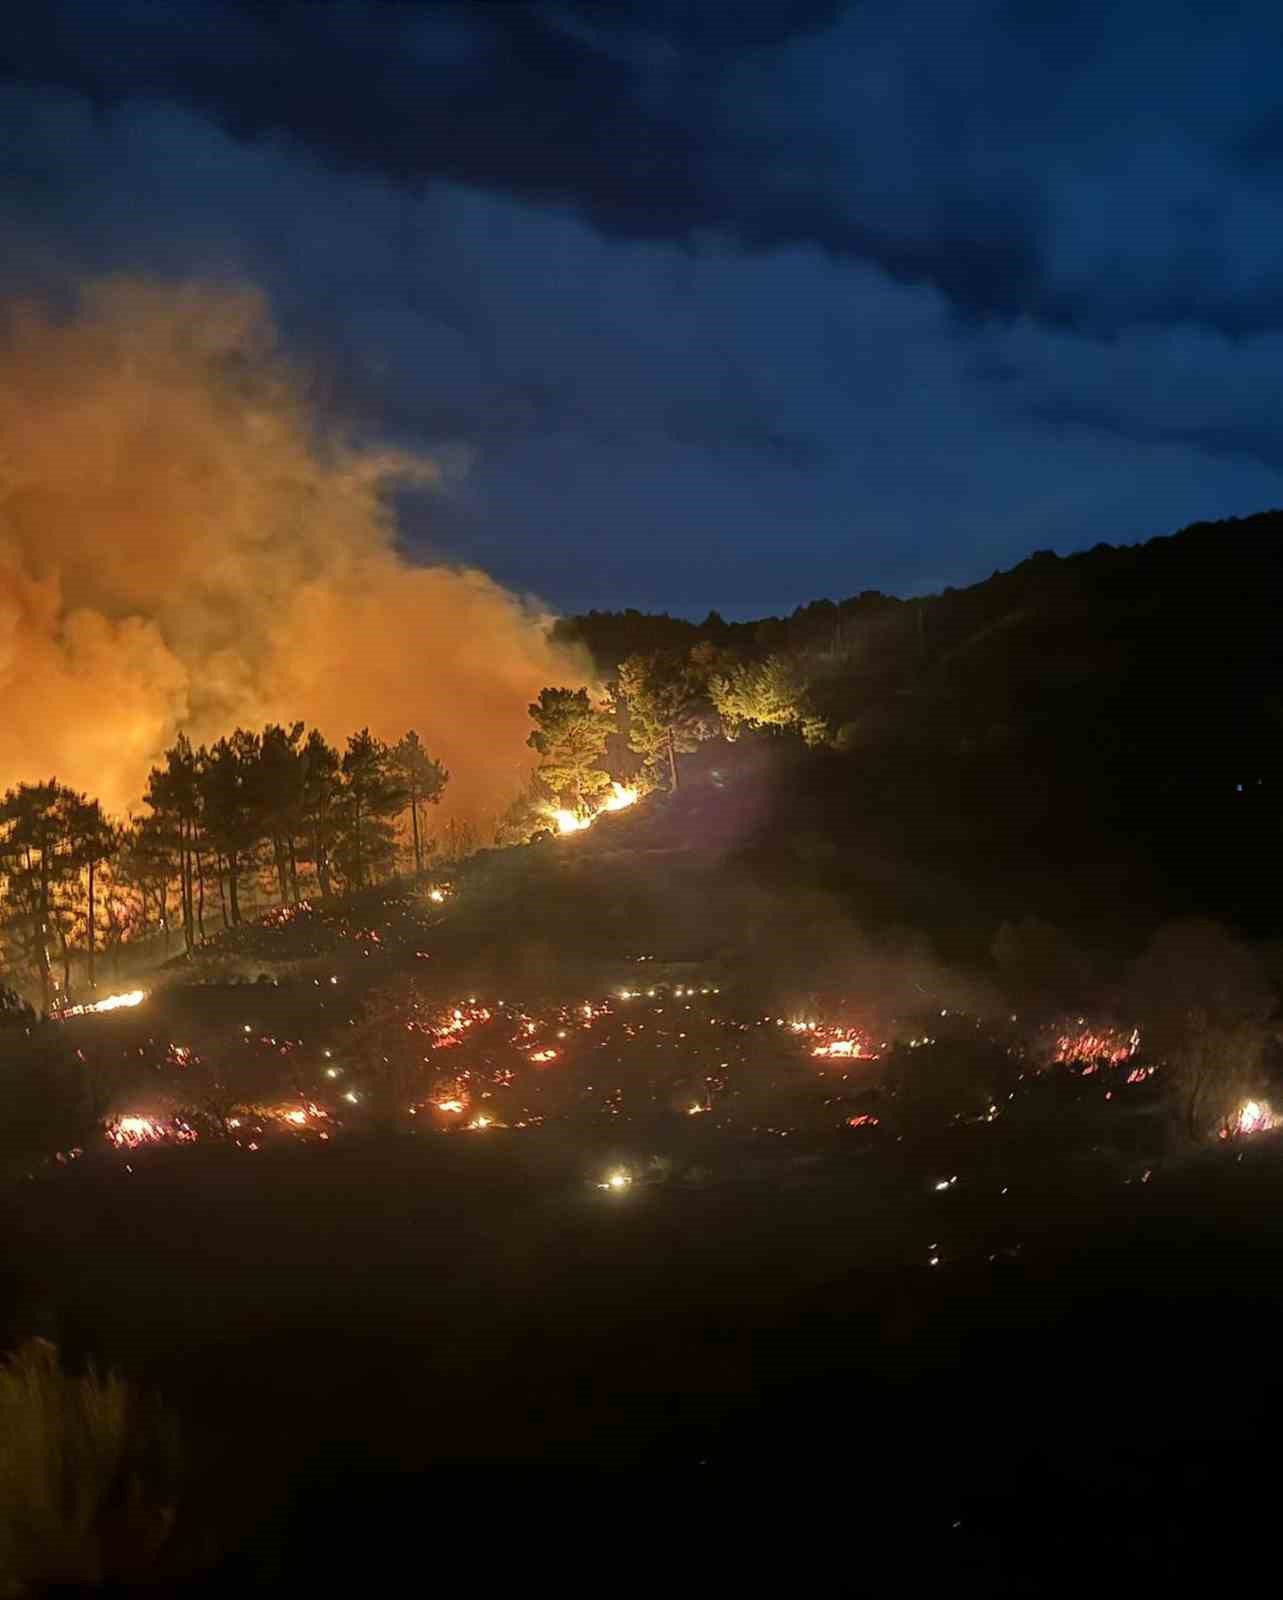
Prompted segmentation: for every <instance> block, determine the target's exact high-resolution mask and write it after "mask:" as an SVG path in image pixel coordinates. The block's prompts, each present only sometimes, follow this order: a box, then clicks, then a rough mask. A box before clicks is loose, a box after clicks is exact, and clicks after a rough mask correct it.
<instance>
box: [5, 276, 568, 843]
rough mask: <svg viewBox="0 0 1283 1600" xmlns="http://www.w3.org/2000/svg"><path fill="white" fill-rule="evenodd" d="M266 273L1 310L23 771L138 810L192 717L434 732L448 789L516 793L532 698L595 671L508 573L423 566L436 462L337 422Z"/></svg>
mask: <svg viewBox="0 0 1283 1600" xmlns="http://www.w3.org/2000/svg"><path fill="white" fill-rule="evenodd" d="M274 345H275V335H274V330H273V328H272V324H271V319H270V317H269V315H268V312H267V309H266V306H265V304H264V302H263V300H262V298H261V297H260V296H259V295H258V294H256V293H255V292H253V291H251V290H243V289H242V290H236V289H229V288H226V287H215V286H212V285H208V284H205V285H201V284H195V285H187V286H171V285H162V284H158V283H149V282H138V281H130V280H125V279H111V280H107V281H105V282H102V283H97V284H90V285H87V286H86V287H84V288H83V290H82V292H81V295H80V302H79V305H78V307H77V308H76V309H75V311H74V313H73V314H72V315H71V316H69V317H65V318H62V317H56V316H54V315H53V314H51V313H47V312H46V311H44V310H43V309H41V308H37V307H31V306H17V305H10V307H9V308H8V315H7V316H0V462H3V470H2V471H0V704H3V706H4V708H5V709H4V716H3V718H0V790H2V789H3V788H6V787H8V786H9V785H11V784H13V783H15V782H18V781H21V780H32V779H38V778H45V777H48V776H49V774H50V773H54V772H56V773H57V775H58V777H59V778H60V779H62V780H63V781H65V782H68V783H70V784H72V785H73V786H75V787H78V788H85V789H88V790H90V791H91V792H93V793H95V794H97V795H98V796H99V797H100V798H101V799H102V800H103V802H104V803H105V804H106V805H107V806H108V808H109V809H111V810H113V811H118V812H119V811H123V810H124V809H125V808H126V807H129V806H136V805H137V803H138V800H139V797H140V795H141V792H142V789H143V787H144V784H145V781H146V775H147V769H148V766H149V765H150V764H151V763H152V762H154V761H155V760H156V759H157V757H158V756H159V754H160V753H161V751H162V750H163V749H164V748H165V746H166V745H168V744H169V743H170V742H172V740H173V738H174V736H175V734H176V733H177V732H178V731H179V730H180V729H183V730H186V731H187V732H188V733H189V734H190V735H191V736H192V738H193V739H194V740H196V741H197V742H199V741H202V740H208V739H211V738H217V737H219V736H220V735H222V734H223V733H225V732H228V731H230V730H231V728H232V727H233V726H234V725H235V724H237V723H242V724H245V725H248V726H261V725H262V724H263V723H264V722H265V721H266V720H269V719H278V720H281V721H286V722H288V721H290V720H292V719H293V718H296V717H301V718H304V719H306V720H307V721H308V722H309V723H311V724H314V725H316V726H318V727H320V728H321V730H322V731H323V732H324V733H325V734H326V735H327V737H329V738H330V739H331V740H341V739H342V738H344V737H345V736H346V735H347V734H348V733H350V732H352V731H353V730H355V729H357V728H360V727H362V726H364V725H366V724H369V726H370V727H371V729H372V731H374V732H375V733H376V734H379V735H381V736H383V737H386V738H396V737H399V736H400V735H401V734H402V733H403V732H404V731H405V730H406V729H407V728H409V727H414V728H417V730H418V731H419V733H420V735H421V736H422V738H423V740H424V742H425V743H426V744H427V746H428V748H429V749H430V750H431V751H432V753H433V754H434V755H436V756H438V757H439V758H440V759H441V760H442V761H444V763H445V765H446V766H447V767H448V768H449V769H450V772H451V774H452V778H451V783H450V787H449V789H448V791H447V795H446V802H447V810H450V811H458V812H459V813H461V814H468V813H470V814H473V815H477V814H480V813H482V812H493V811H494V810H495V809H496V808H497V807H499V806H501V805H502V804H504V803H506V801H507V800H508V799H509V798H510V797H511V791H512V789H513V787H514V779H513V773H514V770H516V769H517V768H519V767H520V766H521V765H522V763H523V761H524V759H525V738H526V733H527V731H528V727H529V720H528V717H527V714H526V707H527V705H528V704H529V702H530V701H531V700H532V699H533V698H534V697H535V696H536V695H537V693H538V691H539V689H540V688H542V687H543V686H544V685H545V684H549V683H579V682H584V681H585V680H586V679H587V678H588V677H590V676H591V674H590V672H589V671H588V670H587V668H586V665H585V663H584V661H583V660H582V659H581V658H579V657H578V656H575V655H571V654H569V653H567V652H566V651H564V650H562V649H560V648H554V647H553V646H552V645H551V644H550V642H549V640H548V638H547V634H546V629H545V626H544V624H545V618H544V617H543V616H542V615H541V614H540V613H539V612H538V611H536V610H533V609H531V608H529V607H528V606H527V604H526V603H525V602H523V601H522V600H519V599H518V598H516V597H515V596H513V595H511V594H509V593H508V592H506V591H505V590H504V589H502V588H500V587H499V586H498V585H497V584H496V583H495V582H494V581H493V580H492V579H490V578H488V577H487V576H486V575H485V574H484V573H482V572H478V571H475V570H468V569H465V568H461V567H455V566H447V565H444V564H441V565H433V566H418V565H413V564H411V563H409V562H407V561H406V560H405V559H404V558H403V557H402V556H401V555H400V554H398V552H397V549H396V546H395V537H396V530H395V528H394V525H393V521H392V516H391V513H390V511H389V508H388V497H387V496H388V490H389V489H390V488H391V487H392V486H393V485H394V484H396V483H397V482H401V483H405V482H417V483H419V484H421V485H424V486H426V485H428V484H429V483H430V482H431V481H432V480H433V479H434V478H435V477H436V476H437V473H436V471H435V468H434V467H433V465H432V464H431V463H429V462H425V461H423V460H421V459H411V458H409V457H406V456H404V455H395V454H392V453H384V454H377V455H376V454H372V453H370V452H368V451H357V450H355V449H352V448H350V447H348V446H347V445H345V444H344V443H343V441H342V440H340V439H337V438H335V437H333V436H331V435H329V434H327V432H326V431H325V429H324V428H323V426H322V425H321V423H320V420H319V419H318V418H317V417H316V416H314V415H313V414H312V413H311V411H310V410H309V407H308V405H307V404H306V402H305V399H304V393H303V388H302V385H301V383H300V382H299V379H298V377H297V376H296V375H295V373H294V372H293V371H292V370H291V369H290V368H289V367H287V366H286V364H285V363H284V362H282V361H281V360H280V359H279V357H278V355H277V353H276V351H275V348H274Z"/></svg>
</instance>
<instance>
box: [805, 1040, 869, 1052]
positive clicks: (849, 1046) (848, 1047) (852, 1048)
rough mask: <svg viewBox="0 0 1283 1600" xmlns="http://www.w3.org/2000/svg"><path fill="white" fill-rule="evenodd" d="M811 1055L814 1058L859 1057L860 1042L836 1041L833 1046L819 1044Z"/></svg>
mask: <svg viewBox="0 0 1283 1600" xmlns="http://www.w3.org/2000/svg"><path fill="white" fill-rule="evenodd" d="M811 1054H812V1055H813V1056H858V1055H859V1054H860V1041H859V1040H858V1039H834V1040H833V1041H832V1043H831V1044H817V1045H816V1047H815V1049H814V1050H812V1051H811Z"/></svg>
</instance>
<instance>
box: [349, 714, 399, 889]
mask: <svg viewBox="0 0 1283 1600" xmlns="http://www.w3.org/2000/svg"><path fill="white" fill-rule="evenodd" d="M342 773H343V788H342V791H341V795H340V818H341V830H340V834H339V840H338V844H339V852H340V860H341V863H342V866H343V875H344V877H345V878H346V879H347V882H348V884H349V886H350V887H352V888H354V889H364V888H365V887H366V885H367V884H369V883H370V882H372V881H373V879H374V877H375V875H376V874H377V873H379V872H380V871H384V870H386V868H387V867H388V865H389V864H390V863H391V861H392V860H393V858H394V856H395V853H396V847H395V842H394V840H395V835H394V832H393V827H392V819H393V818H394V817H395V816H396V815H397V814H398V813H399V812H401V811H404V810H405V804H406V801H405V790H404V788H403V787H402V786H401V784H400V782H399V781H398V779H397V776H396V774H395V772H394V771H393V767H392V752H391V751H390V750H389V749H388V747H387V745H386V744H384V742H383V740H382V739H376V738H375V737H374V735H373V734H372V733H371V732H370V730H369V729H368V728H362V729H361V731H360V733H354V734H353V735H352V737H351V738H350V739H349V740H348V742H347V750H346V751H345V752H344V755H343V763H342Z"/></svg>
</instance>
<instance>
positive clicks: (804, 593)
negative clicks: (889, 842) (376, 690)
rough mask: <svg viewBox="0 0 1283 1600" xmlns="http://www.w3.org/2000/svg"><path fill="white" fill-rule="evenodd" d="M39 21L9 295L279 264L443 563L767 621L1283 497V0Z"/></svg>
mask: <svg viewBox="0 0 1283 1600" xmlns="http://www.w3.org/2000/svg"><path fill="white" fill-rule="evenodd" d="M19 15H20V16H21V20H20V21H18V20H15V21H9V22H7V23H6V27H5V30H4V33H3V37H2V38H0V67H2V73H3V83H2V85H0V179H2V181H0V207H3V226H4V238H5V249H4V262H3V265H2V266H0V276H2V277H3V280H4V287H5V288H6V290H7V291H9V292H18V291H24V290H27V289H30V288H32V287H38V288H43V289H54V290H56V289H58V288H59V287H61V286H65V285H68V284H70V283H72V282H74V281H75V280H76V279H77V278H79V277H81V276H84V275H88V274H95V273H98V272H102V271H107V270H130V271H138V270H142V271H147V272H153V273H159V274H162V275H166V276H175V275H176V276H187V275H192V274H198V275H211V274H212V275H215V276H227V277H232V278H236V279H242V278H245V279H249V280H251V281H253V282H255V283H257V284H259V285H261V286H262V288H263V289H264V290H265V291H266V293H267V295H268V296H269V298H270V301H271V304H272V306H273V308H274V311H275V313H276V316H277V318H278V320H279V322H280V324H281V327H282V328H283V330H284V334H285V339H286V344H287V348H288V349H289V350H290V351H291V352H292V353H295V354H296V355H297V356H298V358H299V359H300V360H301V361H302V362H303V363H305V365H306V367H307V369H308V370H309V372H310V373H311V374H312V379H311V381H312V384H313V388H314V393H315V395H316V399H317V403H318V405H319V406H320V407H322V408H323V409H324V410H325V411H326V412H327V413H329V414H332V415H333V417H334V419H335V421H336V422H338V423H340V424H341V425H343V426H344V427H346V428H348V429H350V430H351V431H353V432H354V433H356V434H357V435H358V436H359V437H361V438H362V439H387V440H389V441H392V442H395V443H398V444H408V445H413V446H415V447H427V448H430V449H432V450H434V451H438V452H440V453H441V455H442V459H443V460H444V462H445V463H446V464H447V466H448V468H449V470H448V472H447V476H446V482H445V485H444V487H443V488H442V490H441V491H440V492H439V493H436V494H434V495H433V496H432V497H431V498H430V499H428V498H422V497H420V498H419V499H417V500H407V501H406V503H405V504H404V506H403V508H402V509H403V513H404V526H405V535H406V542H407V548H409V549H410V550H412V551H414V552H416V553H422V554H423V555H424V556H425V557H426V556H432V557H446V558H448V559H451V560H460V561H468V562H475V563H477V564H479V565H481V566H483V567H484V568H485V569H486V570H488V571H490V572H491V573H493V574H494V575H495V576H496V577H498V578H499V579H501V580H502V581H504V582H505V583H508V584H510V585H513V586H515V587H517V588H519V589H522V590H529V591H533V592H535V593H537V594H539V595H541V596H543V597H544V598H545V599H546V600H548V601H549V602H550V603H551V604H553V605H555V606H557V607H559V608H564V609H577V608H582V607H587V606H591V605H597V606H603V607H619V606H624V605H636V606H640V607H646V608H651V607H657V608H666V609H670V610H674V611H680V612H685V613H689V614H694V615H702V614H703V613H704V612H705V611H707V610H708V609H709V608H710V607H714V606H715V607H717V608H718V609H720V610H721V611H722V612H723V613H724V614H725V615H728V616H741V615H753V614H761V613H765V612H779V611H781V610H787V609H791V608H792V607H793V606H794V605H796V604H798V603H799V602H803V601H805V600H808V599H811V598H814V597H816V596H818V595H822V594H829V595H845V594H849V593H852V592H856V591H859V590H861V589H864V588H870V587H878V588H884V589H889V590H892V591H894V592H898V593H903V594H912V593H916V592H922V591H925V590H930V589H935V588H938V587H941V586H943V585H945V584H958V583H965V582H968V581H971V580H974V579H977V578H981V577H984V576H987V575H988V574H989V573H990V572H991V571H992V570H994V569H995V568H996V567H1001V566H1006V565H1009V564H1011V563H1012V562H1014V561H1017V560H1019V559H1020V558H1021V557H1022V556H1024V555H1025V554H1027V553H1029V552H1030V551H1032V550H1034V549H1042V548H1053V549H1056V550H1059V551H1061V552H1065V551H1069V550H1073V549H1077V548H1082V547H1084V546H1090V545H1092V544H1095V543H1097V542H1099V541H1101V540H1106V541H1110V542H1115V543H1117V542H1127V541H1132V540H1136V539H1140V538H1146V537H1149V536H1151V535H1153V534H1156V533H1164V532H1169V531H1172V530H1173V529H1175V528H1177V527H1180V526H1182V525H1183V524H1185V523H1188V522H1191V521H1195V520H1197V519H1200V518H1205V517H1216V516H1225V515H1232V514H1240V513H1247V512H1252V511H1256V510H1260V509H1264V508H1266V507H1269V506H1272V505H1276V504H1278V503H1279V502H1280V501H1283V492H1280V477H1281V475H1283V432H1281V431H1280V428H1281V425H1280V418H1281V417H1283V406H1281V405H1280V400H1281V399H1283V395H1281V393H1280V390H1281V388H1283V336H1281V329H1283V208H1281V207H1280V204H1279V200H1280V177H1281V176H1283V109H1280V108H1281V107H1283V99H1281V98H1280V93H1279V81H1280V73H1279V63H1280V48H1279V46H1280V37H1281V35H1283V21H1280V17H1279V12H1278V10H1277V7H1275V6H1270V5H1266V4H1265V3H1264V0H1260V3H1241V4H1236V3H1234V0H1208V3H1194V0H1184V3H1181V0H1175V3H1173V0H1168V3H1157V0H1080V3H1078V4H1075V5H1072V6H1070V5H1065V4H1060V5H1040V4H1035V3H1032V0H1006V3H1000V0H857V3H851V4H839V3H808V0H790V3H787V4H778V5H767V4H752V3H733V0H686V3H679V0H646V3H644V4H643V3H641V0H638V3H636V4H630V3H625V0H603V3H593V0H577V3H576V0H566V3H562V4H550V5H518V4H494V5H490V4H484V3H473V4H466V5H465V4H454V5H451V4H442V5H429V4H412V3H409V0H366V3H364V4H356V3H331V0H111V3H107V0H78V3H71V0H68V3H57V0H44V3H41V4H36V5H31V6H27V7H23V8H22V10H21V12H20V13H19Z"/></svg>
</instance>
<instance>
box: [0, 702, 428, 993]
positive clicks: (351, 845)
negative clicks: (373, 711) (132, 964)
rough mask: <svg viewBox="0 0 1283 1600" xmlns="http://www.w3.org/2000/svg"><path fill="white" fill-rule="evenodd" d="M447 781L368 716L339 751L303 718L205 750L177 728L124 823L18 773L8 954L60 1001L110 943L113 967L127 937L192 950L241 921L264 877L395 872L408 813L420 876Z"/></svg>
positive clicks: (311, 881)
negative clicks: (245, 900)
mask: <svg viewBox="0 0 1283 1600" xmlns="http://www.w3.org/2000/svg"><path fill="white" fill-rule="evenodd" d="M448 780H449V774H448V773H447V772H446V770H445V768H444V767H443V766H442V765H441V763H440V762H439V761H436V760H434V759H433V757H432V756H430V755H429V754H428V752H427V750H426V749H425V748H424V745H423V743H422V741H421V740H420V738H419V736H418V734H417V733H414V732H413V731H411V732H410V733H407V734H406V735H405V737H404V738H403V739H402V740H401V741H400V742H399V743H397V744H395V745H388V744H386V743H384V742H383V741H382V740H380V739H376V738H375V737H374V736H373V735H372V734H371V733H370V731H369V729H368V728H363V729H362V730H361V731H360V732H359V733H356V734H353V735H352V737H351V738H349V739H348V741H347V747H346V749H345V750H343V751H342V752H340V751H339V750H337V749H336V748H334V747H333V746H332V745H329V744H327V743H326V741H325V739H324V737H323V736H322V735H321V734H320V733H319V732H318V731H317V730H316V729H312V730H311V731H310V732H308V733H307V734H306V737H305V735H304V725H303V724H302V723H301V722H298V723H295V724H294V725H293V726H291V727H289V728H286V727H282V726H281V725H280V724H279V723H272V724H269V725H268V726H267V727H265V728H264V729H263V731H262V732H261V733H254V732H251V731H249V730H247V729H244V728H237V729H236V730H235V731H234V732H233V733H231V734H229V735H228V736H227V737H226V738H223V739H220V740H218V742H217V743H216V744H213V745H209V746H206V745H202V746H200V747H199V748H195V747H193V745H192V744H191V742H190V740H188V739H187V738H186V737H185V736H180V737H179V738H178V739H177V740H176V741H175V743H174V744H173V745H172V746H171V747H170V748H169V749H168V750H167V751H166V752H165V755H164V758H163V761H162V763H161V765H159V766H157V767H154V768H153V769H152V772H151V775H150V777H149V779H148V783H147V791H146V794H145V796H144V802H145V806H146V811H145V812H144V814H142V815H141V816H139V817H134V818H130V819H129V820H127V821H125V822H119V821H115V820H113V819H111V818H109V817H108V816H107V815H106V814H105V813H104V811H103V809H102V807H101V805H100V804H99V802H98V801H97V800H94V799H91V798H89V797H88V796H86V795H83V794H79V793H77V792H76V791H75V790H74V789H70V788H68V787H67V786H66V785H65V784H61V783H58V782H57V781H56V780H53V779H50V780H49V781H48V782H44V783H30V784H19V785H18V786H17V787H16V788H14V789H11V790H9V791H8V793H6V794H5V795H4V797H3V798H2V799H0V964H2V965H3V966H4V967H5V968H7V969H8V970H10V971H11V972H13V973H15V974H17V975H18V976H19V978H20V979H23V980H26V981H28V982H31V983H32V984H35V985H38V987H39V992H40V996H41V1000H42V1003H43V1005H44V1008H45V1009H46V1010H50V1009H52V1008H53V1007H54V1006H55V1005H57V1004H65V1003H66V1002H67V1000H68V999H69V998H71V989H72V974H73V967H74V968H75V969H76V970H77V971H81V972H83V975H84V982H85V986H86V988H88V989H89V990H92V989H93V988H94V986H95V984H96V982H97V968H98V961H99V957H100V955H102V954H104V953H105V954H106V955H107V956H108V958H109V959H111V960H112V961H113V962H114V963H118V961H119V956H120V951H121V948H122V946H123V945H125V944H126V943H128V942H129V941H131V940H135V939H139V938H142V937H145V936H146V935H148V934H152V933H157V932H163V933H164V934H165V936H166V940H167V941H168V936H169V933H170V930H171V929H173V928H175V927H177V928H180V929H181V933H182V938H183V944H184V948H186V949H187V950H191V949H193V948H195V946H196V945H197V944H198V943H199V941H200V939H201V938H203V937H204V936H205V934H206V932H207V931H208V930H210V928H211V920H212V926H213V927H215V928H217V927H223V928H227V927H233V926H235V924H237V923H238V922H240V921H241V920H242V895H243V893H244V890H245V887H246V885H247V884H249V885H253V886H257V885H258V884H259V882H260V880H261V879H263V878H264V877H266V878H268V879H269V880H270V883H271V892H272V893H273V894H274V896H275V897H276V898H277V899H279V901H280V903H281V904H283V905H284V904H289V903H297V902H298V901H299V900H300V899H301V898H302V896H303V894H304V892H307V893H312V892H319V893H321V894H323V895H324V894H330V893H333V892H334V891H335V890H336V889H338V888H343V889H345V890H350V889H361V888H364V887H366V886H367V885H368V884H370V883H373V882H375V881H377V880H378V879H380V878H382V877H385V876H387V875H388V873H389V872H391V871H392V870H394V868H395V866H396V855H397V838H398V824H402V825H404V826H405V827H406V831H408V834H409V850H410V857H411V861H412V863H413V870H414V871H415V873H416V874H421V873H422V872H423V870H424V866H425V862H426V860H427V858H428V856H429V855H430V854H431V852H432V849H433V842H432V840H430V839H429V838H428V837H427V836H426V833H425V824H424V811H425V808H426V807H427V806H430V805H435V804H436V803H437V802H438V801H439V800H440V799H441V795H442V793H443V791H444V789H445V786H446V784H447V782H448Z"/></svg>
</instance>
